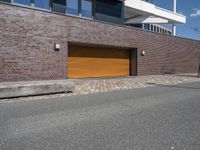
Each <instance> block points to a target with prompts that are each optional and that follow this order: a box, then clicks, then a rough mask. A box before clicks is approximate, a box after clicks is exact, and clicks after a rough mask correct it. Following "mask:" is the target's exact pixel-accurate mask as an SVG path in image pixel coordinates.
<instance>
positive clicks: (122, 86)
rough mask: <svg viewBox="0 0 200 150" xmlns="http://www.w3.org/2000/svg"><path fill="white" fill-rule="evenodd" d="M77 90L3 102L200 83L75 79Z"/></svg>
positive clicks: (187, 78)
mask: <svg viewBox="0 0 200 150" xmlns="http://www.w3.org/2000/svg"><path fill="white" fill-rule="evenodd" d="M73 81H74V82H75V90H74V92H73V93H62V94H54V95H45V96H34V97H25V98H15V99H5V100H1V102H0V103H2V102H9V101H10V102H13V101H16V100H23V101H24V100H27V101H29V100H38V99H47V98H57V97H65V96H74V95H85V94H95V93H100V92H110V91H117V90H127V89H137V88H145V87H152V86H155V85H156V84H157V85H176V84H180V83H190V82H200V78H197V76H196V75H194V74H187V75H155V76H140V77H119V78H108V79H74V80H73Z"/></svg>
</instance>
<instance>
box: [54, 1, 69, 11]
mask: <svg viewBox="0 0 200 150" xmlns="http://www.w3.org/2000/svg"><path fill="white" fill-rule="evenodd" d="M52 11H54V12H58V13H62V14H65V13H66V0H53V3H52Z"/></svg>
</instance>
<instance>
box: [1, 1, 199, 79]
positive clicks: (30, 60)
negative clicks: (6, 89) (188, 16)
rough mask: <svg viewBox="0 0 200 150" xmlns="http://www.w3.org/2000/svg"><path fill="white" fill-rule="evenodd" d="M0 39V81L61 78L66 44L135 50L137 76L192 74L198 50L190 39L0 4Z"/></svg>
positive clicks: (65, 65)
mask: <svg viewBox="0 0 200 150" xmlns="http://www.w3.org/2000/svg"><path fill="white" fill-rule="evenodd" d="M0 39H1V40H0V81H1V82H2V81H25V80H51V79H64V78H66V75H67V53H68V43H69V42H75V43H86V44H97V45H104V46H113V47H125V48H137V50H138V60H137V63H138V66H137V74H138V75H156V74H164V73H192V72H196V70H197V68H198V49H200V42H199V41H195V40H189V39H184V38H179V37H173V36H166V35H161V34H157V33H151V32H146V31H142V30H139V29H134V28H129V27H122V26H116V25H110V24H106V23H101V22H98V21H93V20H87V19H81V18H76V17H70V16H65V15H58V14H53V13H49V12H44V11H39V10H33V9H27V8H22V7H17V6H12V5H7V4H3V3H0ZM54 43H58V44H60V45H61V49H60V51H54ZM141 50H145V52H146V55H145V56H141V55H140V51H141Z"/></svg>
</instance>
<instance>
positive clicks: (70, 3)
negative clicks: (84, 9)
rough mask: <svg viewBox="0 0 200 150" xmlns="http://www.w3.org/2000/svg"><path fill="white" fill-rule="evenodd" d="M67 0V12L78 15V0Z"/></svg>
mask: <svg viewBox="0 0 200 150" xmlns="http://www.w3.org/2000/svg"><path fill="white" fill-rule="evenodd" d="M66 1H67V14H72V15H78V0H66Z"/></svg>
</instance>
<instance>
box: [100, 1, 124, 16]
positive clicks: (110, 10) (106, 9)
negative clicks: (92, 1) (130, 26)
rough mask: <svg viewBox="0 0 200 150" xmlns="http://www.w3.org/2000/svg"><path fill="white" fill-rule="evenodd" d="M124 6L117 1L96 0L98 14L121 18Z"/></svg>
mask: <svg viewBox="0 0 200 150" xmlns="http://www.w3.org/2000/svg"><path fill="white" fill-rule="evenodd" d="M122 5H123V3H122V2H121V1H116V0H110V1H108V0H96V13H100V14H104V15H108V16H112V17H117V18H121V17H122Z"/></svg>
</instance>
